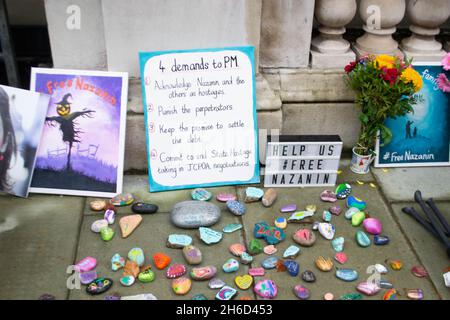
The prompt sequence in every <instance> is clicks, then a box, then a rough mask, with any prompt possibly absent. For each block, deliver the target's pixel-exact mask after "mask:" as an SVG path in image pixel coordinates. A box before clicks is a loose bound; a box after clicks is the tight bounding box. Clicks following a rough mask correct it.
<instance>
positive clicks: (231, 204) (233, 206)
mask: <svg viewBox="0 0 450 320" xmlns="http://www.w3.org/2000/svg"><path fill="white" fill-rule="evenodd" d="M227 208H228V210H230V212H231V213H232V214H234V215H235V216H242V215H244V214H245V211H246V208H245V205H244V204H243V203H242V202H239V201H237V200H230V201H227Z"/></svg>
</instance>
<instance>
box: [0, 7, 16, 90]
mask: <svg viewBox="0 0 450 320" xmlns="http://www.w3.org/2000/svg"><path fill="white" fill-rule="evenodd" d="M0 43H1V44H2V51H3V52H2V53H3V58H4V61H5V67H6V74H7V76H8V84H9V85H10V86H13V87H19V86H20V79H19V69H18V67H17V60H16V54H15V52H14V45H13V43H12V39H11V33H10V31H9V22H8V11H7V10H6V3H5V0H0Z"/></svg>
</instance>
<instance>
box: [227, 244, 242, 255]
mask: <svg viewBox="0 0 450 320" xmlns="http://www.w3.org/2000/svg"><path fill="white" fill-rule="evenodd" d="M228 250H230V252H231V254H232V255H234V256H236V257H240V256H241V254H242V253H243V252H245V251H246V249H245V246H244V245H243V244H240V243H235V244H232V245H231V246H230V247H229V248H228Z"/></svg>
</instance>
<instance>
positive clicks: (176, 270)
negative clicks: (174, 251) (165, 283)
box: [166, 263, 186, 279]
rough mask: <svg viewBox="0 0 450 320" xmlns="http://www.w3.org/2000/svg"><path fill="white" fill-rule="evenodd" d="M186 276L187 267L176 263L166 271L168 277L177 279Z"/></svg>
mask: <svg viewBox="0 0 450 320" xmlns="http://www.w3.org/2000/svg"><path fill="white" fill-rule="evenodd" d="M185 274H186V266H185V265H184V264H180V263H175V264H173V265H171V266H170V267H169V268H168V269H167V271H166V277H167V278H169V279H175V278H178V277H181V276H183V275H185Z"/></svg>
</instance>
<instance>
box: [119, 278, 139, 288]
mask: <svg viewBox="0 0 450 320" xmlns="http://www.w3.org/2000/svg"><path fill="white" fill-rule="evenodd" d="M135 281H136V278H135V277H133V276H130V275H127V276H123V277H122V278H120V283H121V284H122V285H123V286H124V287H131V286H132V285H133V284H134V282H135Z"/></svg>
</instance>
